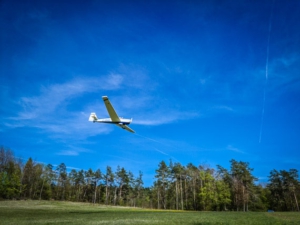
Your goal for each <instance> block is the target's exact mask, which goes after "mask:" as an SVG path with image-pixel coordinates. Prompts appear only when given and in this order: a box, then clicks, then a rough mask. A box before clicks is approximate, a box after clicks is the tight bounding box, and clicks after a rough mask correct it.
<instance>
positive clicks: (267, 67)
mask: <svg viewBox="0 0 300 225" xmlns="http://www.w3.org/2000/svg"><path fill="white" fill-rule="evenodd" d="M274 1H275V0H273V2H272V9H271V14H270V19H269V32H268V41H267V57H266V80H265V85H264V97H263V108H262V111H261V123H260V132H259V140H258V142H259V143H261V137H262V131H263V123H264V115H265V105H266V88H267V84H268V78H269V71H268V70H269V54H270V38H271V29H272V17H273V8H274Z"/></svg>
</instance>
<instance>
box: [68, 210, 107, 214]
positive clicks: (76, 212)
mask: <svg viewBox="0 0 300 225" xmlns="http://www.w3.org/2000/svg"><path fill="white" fill-rule="evenodd" d="M69 213H75V214H100V213H104V212H101V211H99V212H91V211H90V212H82V211H72V212H69Z"/></svg>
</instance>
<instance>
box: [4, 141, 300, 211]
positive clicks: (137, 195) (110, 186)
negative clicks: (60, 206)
mask: <svg viewBox="0 0 300 225" xmlns="http://www.w3.org/2000/svg"><path fill="white" fill-rule="evenodd" d="M252 172H253V168H251V167H250V165H249V163H248V162H242V161H236V160H234V159H232V160H231V161H230V168H229V169H226V168H224V167H222V166H220V165H218V166H217V168H210V167H209V166H206V165H198V166H196V165H193V164H192V163H189V164H187V165H181V164H180V163H178V162H176V163H173V162H172V161H171V160H170V161H169V162H167V163H166V162H165V161H161V162H160V163H159V164H158V166H157V169H156V170H155V181H154V183H153V185H152V186H151V187H144V184H143V173H142V172H141V171H140V172H139V174H138V176H134V174H133V173H132V172H130V171H127V170H126V169H125V168H123V167H122V168H121V167H117V169H116V171H113V170H112V168H111V167H110V166H106V171H100V169H97V170H92V169H89V170H87V171H84V170H75V169H72V170H70V171H68V170H67V166H66V165H65V164H64V163H61V164H59V165H57V166H53V165H51V164H48V165H44V164H41V163H37V162H35V161H33V160H32V158H29V159H28V160H27V161H26V162H23V161H22V160H21V159H20V158H18V157H15V155H14V153H13V151H12V150H11V149H9V148H7V147H4V146H0V200H10V199H11V200H28V199H32V200H58V201H74V202H90V203H94V204H105V205H115V206H130V207H142V208H152V209H173V210H197V211H266V210H274V211H299V204H298V199H299V197H300V182H299V175H298V171H297V169H289V170H288V171H286V170H279V171H278V170H276V169H273V170H272V171H270V173H269V176H268V182H267V184H264V185H263V184H260V183H259V182H258V179H257V178H256V177H254V176H253V175H252Z"/></svg>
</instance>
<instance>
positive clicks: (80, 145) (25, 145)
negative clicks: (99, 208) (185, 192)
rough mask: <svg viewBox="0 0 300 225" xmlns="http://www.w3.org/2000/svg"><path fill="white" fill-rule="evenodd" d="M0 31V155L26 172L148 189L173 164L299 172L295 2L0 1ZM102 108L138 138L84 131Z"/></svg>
mask: <svg viewBox="0 0 300 225" xmlns="http://www.w3.org/2000/svg"><path fill="white" fill-rule="evenodd" d="M0 27H1V33H0V37H1V40H0V43H1V57H0V65H1V66H0V74H1V76H0V90H1V91H0V101H1V107H0V119H1V120H0V144H1V145H3V146H6V147H9V148H11V149H12V150H13V151H14V153H15V155H16V156H18V157H21V158H23V159H24V160H27V159H28V157H32V158H33V159H34V160H36V161H38V162H43V163H46V164H48V163H51V164H52V165H58V164H60V163H62V162H63V163H65V164H66V165H67V167H68V168H69V169H71V168H77V169H84V170H87V169H89V168H92V169H94V170H96V169H98V168H100V169H101V171H102V172H105V168H106V166H107V165H109V166H111V167H112V168H113V169H114V170H115V169H116V167H117V166H118V165H119V166H121V167H124V168H125V169H126V170H129V171H131V172H133V173H134V174H135V175H136V176H137V175H138V171H139V170H140V171H142V172H143V174H144V176H143V178H144V183H145V185H146V186H150V185H151V184H152V183H153V181H154V174H155V169H157V168H158V164H159V162H160V161H161V160H165V161H166V162H169V160H170V159H172V160H173V161H174V162H180V163H182V164H183V165H186V164H187V163H190V162H191V163H193V164H194V165H196V166H198V165H200V164H205V165H209V166H211V167H215V166H216V165H218V164H219V165H221V166H223V167H226V168H229V165H230V164H229V161H230V160H231V159H235V160H238V161H239V160H241V161H244V162H249V163H250V167H252V168H254V172H253V174H254V175H255V176H257V177H258V178H259V179H260V181H261V182H265V181H266V180H267V176H268V175H269V172H270V171H271V170H272V169H277V170H280V169H290V168H295V169H298V170H300V148H299V147H300V136H299V134H300V73H299V71H300V70H299V69H300V51H299V50H300V29H299V27H300V1H298V0H290V1H283V0H275V1H273V0H264V1H220V0H215V1H180V0H179V1H148V2H147V3H145V1H100V0H99V1H87V2H85V1H72V2H71V1H61V3H58V2H56V1H46V0H45V1H23V0H22V1H17V0H14V1H8V0H3V1H1V3H0ZM264 93H265V94H264ZM103 95H107V96H108V97H109V99H110V101H111V103H112V104H113V105H114V107H115V109H116V111H117V112H118V114H119V115H120V116H123V117H125V118H131V117H132V118H133V122H132V124H131V125H130V127H131V128H132V129H134V130H135V131H136V132H137V133H136V134H131V133H129V132H126V131H124V130H122V129H120V128H118V127H117V126H113V125H108V124H96V123H95V124H94V123H91V122H89V121H88V117H89V114H90V113H91V112H96V114H97V116H98V117H99V118H101V117H108V114H107V111H106V109H105V106H104V104H103V101H102V99H101V96H103ZM264 96H265V98H264Z"/></svg>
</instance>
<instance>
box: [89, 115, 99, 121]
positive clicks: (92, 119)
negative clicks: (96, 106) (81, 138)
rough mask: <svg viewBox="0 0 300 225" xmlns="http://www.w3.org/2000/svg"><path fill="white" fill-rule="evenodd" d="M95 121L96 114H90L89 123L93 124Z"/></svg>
mask: <svg viewBox="0 0 300 225" xmlns="http://www.w3.org/2000/svg"><path fill="white" fill-rule="evenodd" d="M96 120H98V118H97V115H96V113H91V115H90V118H89V121H91V122H95V121H96Z"/></svg>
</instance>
